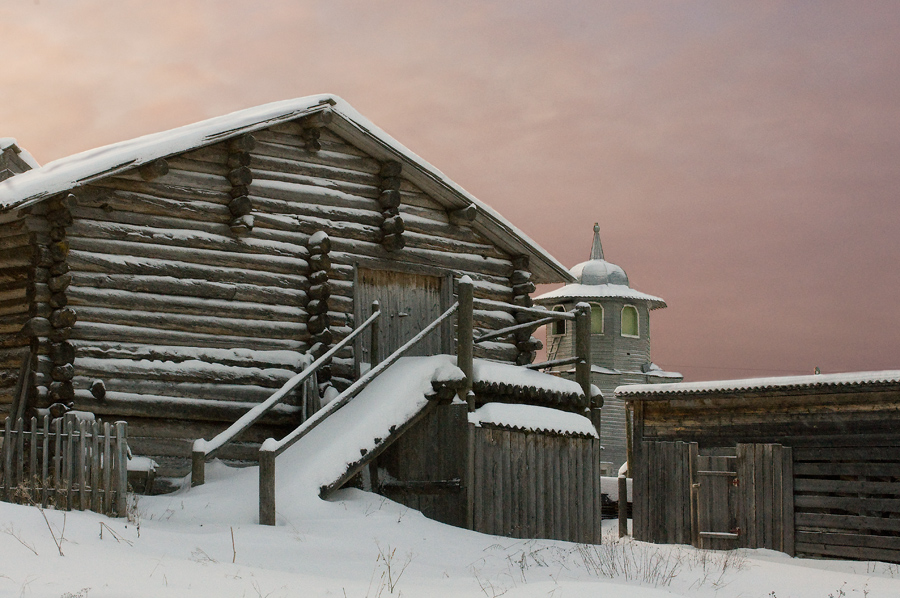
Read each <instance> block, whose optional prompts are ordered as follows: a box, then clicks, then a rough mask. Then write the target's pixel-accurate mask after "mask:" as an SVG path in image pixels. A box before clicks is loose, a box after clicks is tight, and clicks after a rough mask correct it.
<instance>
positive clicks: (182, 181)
mask: <svg viewBox="0 0 900 598" xmlns="http://www.w3.org/2000/svg"><path fill="white" fill-rule="evenodd" d="M386 164H387V166H386ZM396 168H397V165H396V164H395V165H393V166H391V165H390V164H389V163H382V162H379V161H378V160H375V159H373V158H372V157H370V156H367V155H366V154H365V153H364V152H362V151H360V150H358V149H356V148H355V147H353V146H352V145H350V144H349V143H347V142H346V141H344V140H343V139H341V138H339V137H338V136H337V135H335V134H333V133H331V132H330V131H328V130H327V129H324V128H323V129H318V130H317V132H316V133H315V134H311V133H310V129H309V128H306V127H305V126H304V125H303V124H302V123H297V122H295V123H285V124H281V125H277V126H273V127H272V128H270V129H267V130H263V131H258V132H256V133H254V135H253V139H249V138H246V137H245V138H238V139H236V140H229V141H224V142H221V143H218V144H215V145H211V146H208V147H204V148H200V149H197V150H193V151H190V152H186V153H184V154H181V155H177V156H170V157H168V158H166V159H165V160H159V161H156V162H154V163H153V164H151V165H147V166H145V167H142V168H140V169H135V170H133V171H128V172H124V173H118V174H116V175H114V176H107V177H104V178H101V179H97V180H95V181H92V182H91V184H89V185H85V186H83V187H81V188H78V189H76V190H75V191H74V195H75V197H74V199H73V201H69V200H68V199H67V198H65V197H63V196H60V197H59V198H55V199H53V200H51V202H56V204H54V206H55V207H53V206H51V208H50V209H49V210H48V209H47V208H46V207H45V208H43V211H41V208H39V209H38V210H37V211H35V213H34V214H33V215H32V216H31V218H32V220H33V221H34V224H33V225H32V228H31V229H29V230H27V231H25V229H24V228H23V227H22V225H17V224H11V225H4V228H5V229H6V230H7V232H5V233H3V235H4V236H3V237H0V238H2V239H4V240H5V241H0V252H3V251H5V250H6V249H10V250H15V249H16V248H18V247H22V246H24V245H23V243H24V241H25V240H26V239H28V240H29V243H32V244H33V245H34V244H36V249H35V250H34V251H38V250H40V251H41V252H42V255H43V254H52V255H51V257H50V259H48V260H45V262H46V263H43V262H41V263H40V264H39V267H37V268H35V267H33V266H32V265H31V264H32V262H34V263H37V258H32V257H29V258H28V259H26V260H25V261H24V262H23V263H22V264H19V262H18V261H15V260H12V261H9V260H3V261H2V262H0V263H3V264H4V269H2V270H0V285H5V286H0V310H3V309H6V310H12V311H9V316H10V317H9V318H4V323H5V326H6V327H7V328H9V331H6V330H0V335H2V334H5V333H7V332H8V333H10V334H11V333H14V332H16V331H18V328H19V327H20V326H21V325H22V324H23V323H24V322H26V321H27V320H28V318H29V317H32V316H39V317H41V318H46V319H47V321H49V320H51V319H53V320H54V322H56V323H55V324H54V325H52V326H49V327H47V326H46V325H45V326H44V328H47V330H45V331H44V332H43V333H41V334H40V335H38V336H37V337H35V340H34V344H35V347H36V349H37V351H38V353H39V354H40V358H39V359H38V360H37V363H36V372H35V382H36V383H37V384H38V389H37V396H38V399H39V402H40V403H41V405H42V406H46V404H48V403H50V402H53V401H55V400H74V401H75V403H76V406H77V407H78V408H80V409H85V410H90V411H93V412H96V413H101V414H103V415H104V417H105V418H106V419H111V418H114V417H128V419H129V420H134V423H133V424H132V426H131V435H132V438H133V439H135V442H136V443H138V445H140V446H143V447H145V448H146V450H147V451H149V454H150V455H154V456H158V457H160V458H165V459H169V458H171V457H173V455H172V454H171V453H172V452H173V451H174V452H178V451H179V450H181V449H182V448H185V447H186V446H187V444H185V443H186V441H187V440H190V439H192V438H195V437H198V436H202V435H207V434H209V433H211V432H213V431H214V430H216V427H217V425H218V426H220V427H221V426H222V425H224V424H226V423H228V422H230V421H233V420H234V419H236V418H237V417H238V415H239V414H240V413H242V410H246V408H247V407H248V406H249V405H252V404H253V403H256V402H259V401H261V400H263V399H264V398H265V397H267V396H268V395H269V394H271V392H273V391H274V390H275V389H277V388H278V387H279V386H281V384H283V382H284V381H285V380H287V379H288V378H289V377H290V375H291V374H292V373H294V372H296V371H297V369H298V368H299V367H300V356H301V354H302V353H305V352H306V351H308V350H309V349H310V347H311V345H312V344H313V341H315V342H319V341H321V340H322V339H324V340H328V339H329V337H330V341H331V342H338V341H340V340H341V339H342V338H344V337H345V336H346V335H347V334H349V332H350V331H351V330H352V329H353V327H354V325H355V322H354V289H353V280H354V269H355V268H356V267H357V266H359V267H365V268H380V269H394V268H398V269H402V270H406V271H421V272H424V273H428V274H431V275H452V277H453V278H454V279H455V278H458V277H460V276H462V275H469V276H470V277H472V279H473V280H474V281H475V295H476V297H481V298H484V299H491V300H495V301H505V302H511V301H512V300H513V298H514V296H515V295H514V292H513V283H512V282H511V276H513V274H514V272H518V274H517V276H519V277H521V276H523V272H522V265H521V264H519V265H518V266H514V260H513V259H512V258H511V257H510V256H508V255H506V254H505V253H504V252H502V251H500V250H499V249H498V248H496V247H495V246H494V245H493V244H492V243H490V242H488V241H487V240H486V239H484V238H483V237H481V236H480V235H479V234H477V233H476V232H474V231H473V230H472V228H471V227H470V226H468V225H467V224H466V223H463V224H458V223H453V224H451V217H450V215H449V214H448V213H447V211H446V210H445V209H444V208H443V207H442V206H441V205H439V204H438V203H437V202H435V201H434V200H432V199H431V198H430V197H428V196H427V195H426V194H425V193H423V192H422V191H421V190H420V189H418V188H417V187H415V186H414V185H412V184H410V183H409V182H408V181H406V180H404V179H403V178H402V173H400V175H399V176H398V175H397V173H396V172H394V170H396ZM385 189H387V190H389V192H390V193H396V195H393V196H392V197H399V198H400V205H399V206H398V207H397V208H394V209H395V210H397V216H399V218H400V219H401V220H402V224H400V225H398V223H397V221H396V216H395V217H393V218H394V219H393V220H391V221H390V222H388V221H387V220H386V217H385V214H384V212H383V197H382V194H383V193H385ZM45 203H48V202H45ZM57 204H58V205H57ZM17 226H18V228H16V227H17ZM397 226H401V229H402V230H400V231H399V232H398V231H397V230H396V227H397ZM318 231H324V232H326V233H327V234H328V235H329V238H330V251H331V252H330V254H329V255H328V256H327V259H326V261H325V262H322V261H321V260H319V261H318V262H317V264H315V265H313V264H312V262H313V261H314V260H313V258H315V257H317V256H310V252H309V250H308V242H309V239H310V237H311V236H312V235H313V234H314V233H316V232H318ZM26 232H27V234H25V233H26ZM400 233H402V237H403V239H402V243H399V244H398V243H397V242H396V239H395V240H394V241H393V242H391V243H388V242H387V240H386V238H385V237H386V235H388V236H390V235H396V234H400ZM23 235H24V236H23ZM29 235H30V236H29ZM51 237H53V238H51ZM60 240H62V241H63V242H64V243H65V251H62V250H60V249H59V248H56V249H54V243H57V242H58V241H60ZM4 242H5V243H6V244H5V245H4V244H3V243H4ZM54 251H56V253H53V252H54ZM17 255H18V254H17ZM0 257H2V256H0ZM16 259H19V257H16ZM29 260H31V261H29ZM19 261H21V260H19ZM26 262H27V263H26ZM329 262H330V263H329ZM322 263H325V264H326V265H325V268H326V270H325V271H326V272H327V281H328V292H329V293H330V297H328V298H327V302H322V301H320V302H319V303H318V304H317V305H318V306H321V305H325V306H326V309H327V311H326V312H325V313H324V314H321V317H318V320H317V321H316V329H315V330H312V332H314V333H315V334H316V338H315V339H313V338H311V334H310V332H311V331H310V330H309V329H308V328H307V325H308V324H312V322H311V321H310V318H309V316H308V314H307V304H308V303H309V301H310V297H308V295H307V294H308V292H309V291H310V284H311V283H310V276H311V275H312V273H313V272H317V271H319V270H320V269H321V268H322ZM329 266H330V267H329ZM524 275H526V277H527V272H524ZM29 277H30V278H29ZM317 284H318V283H317ZM26 286H27V287H28V288H29V289H31V290H30V291H27V293H30V295H29V297H33V298H34V301H33V304H32V305H31V306H30V307H29V309H28V310H24V308H22V307H21V306H19V305H18V304H17V303H15V301H18V300H19V298H20V297H23V296H24V295H22V291H21V290H20V289H22V288H25V287H26ZM313 286H316V285H313ZM318 288H321V287H318V286H317V289H318ZM319 292H320V291H319ZM3 293H7V295H3ZM3 297H7V298H8V299H9V300H12V301H13V302H12V303H9V304H6V303H4V301H5V299H3ZM60 310H63V311H65V313H63V312H62V311H60ZM26 311H27V312H28V313H26ZM60 318H62V320H61V319H60ZM66 318H68V319H66ZM20 320H21V321H20ZM73 320H74V322H73ZM323 321H324V322H326V325H327V326H328V330H329V332H328V333H327V334H325V333H320V332H318V330H319V328H320V327H321V323H322V322H323ZM475 323H476V326H477V327H479V328H480V329H482V330H485V331H486V330H493V329H497V328H500V327H504V326H509V325H511V324H513V323H515V319H514V317H513V315H512V314H511V313H508V312H504V311H501V310H495V311H486V310H485V311H478V312H476V315H475ZM48 331H49V332H48ZM10 339H11V337H10ZM317 339H318V340H317ZM0 341H3V338H0ZM3 342H6V344H5V345H3V346H2V347H0V349H3V350H6V349H10V350H12V351H13V352H15V350H20V349H21V347H24V346H26V345H27V343H26V344H25V345H16V344H15V343H14V342H13V341H12V340H8V341H3ZM60 343H63V344H64V345H65V346H64V348H65V351H66V352H68V353H71V354H73V355H74V357H73V358H72V359H71V360H70V361H69V362H67V363H66V364H63V365H65V367H64V368H62V369H60V367H59V366H60V364H59V363H56V362H55V361H54V359H55V358H54V356H53V355H57V357H58V353H59V352H60ZM68 353H67V354H68ZM476 354H477V355H478V356H481V357H490V358H495V359H501V360H505V361H515V360H516V359H517V358H518V357H519V355H520V350H519V348H517V346H516V339H514V338H512V337H508V338H504V339H498V340H497V341H496V342H492V343H485V344H484V345H483V346H480V347H478V348H477V349H476ZM3 355H5V354H3ZM6 361H9V362H10V364H12V365H9V366H7V364H6ZM6 361H4V362H3V365H2V366H0V367H3V368H6V367H9V368H12V369H17V368H18V366H19V364H20V363H21V361H20V360H19V361H18V362H16V359H15V356H14V355H11V356H10V357H9V359H7V360H6ZM57 361H59V360H58V359H57ZM14 362H15V363H14ZM5 371H6V370H0V401H3V400H4V399H3V397H4V396H5V395H4V394H3V393H4V389H6V388H7V387H9V388H10V389H11V388H12V386H13V384H14V381H10V380H9V379H8V378H9V375H8V374H3V373H2V372H5ZM354 371H355V364H354V359H353V352H352V348H351V347H348V348H347V349H345V350H344V351H343V352H341V353H339V354H338V355H337V356H336V358H335V360H334V362H333V365H332V369H331V375H332V376H333V377H334V381H335V383H336V384H337V385H339V386H340V385H341V384H347V383H349V381H350V380H351V379H352V378H353V375H354ZM4 376H5V377H4ZM98 381H102V384H100V383H99V382H98ZM10 392H11V391H10ZM289 403H290V401H289ZM176 418H177V419H180V420H181V421H185V422H189V423H188V424H186V425H185V426H181V427H179V428H178V429H179V430H180V432H179V436H178V437H179V438H181V439H182V441H184V442H180V444H179V443H175V442H174V441H173V440H171V439H168V440H167V439H165V438H163V437H162V436H160V434H161V432H160V428H159V427H158V426H156V425H155V423H154V422H174V421H176ZM279 418H280V419H279ZM296 419H297V417H296V414H294V413H293V412H292V411H291V409H290V408H289V406H288V407H286V408H285V409H284V410H283V412H280V413H279V414H278V417H276V418H274V420H272V421H270V424H271V425H276V426H277V423H278V422H279V421H280V422H283V423H285V424H286V425H294V424H295V423H296ZM217 422H218V424H217ZM271 430H272V431H274V430H275V429H274V428H272V429H271ZM276 435H277V434H276ZM251 437H255V436H253V435H252V434H251ZM176 445H177V446H178V447H179V448H178V449H173V448H172V447H173V446H176ZM182 445H184V446H182ZM166 446H168V447H169V448H164V447H166ZM154 447H155V448H154ZM236 450H237V449H236ZM241 450H243V449H241ZM241 450H238V453H239V454H244V453H242V452H241ZM245 452H246V451H245ZM236 454H237V453H236ZM188 455H189V451H186V450H185V451H184V457H185V458H186V457H187V456H188ZM183 465H186V462H184V463H183ZM161 473H162V475H167V474H171V473H181V472H180V471H179V472H174V471H166V470H163V471H162V472H161Z"/></svg>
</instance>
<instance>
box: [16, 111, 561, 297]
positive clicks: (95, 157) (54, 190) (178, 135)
mask: <svg viewBox="0 0 900 598" xmlns="http://www.w3.org/2000/svg"><path fill="white" fill-rule="evenodd" d="M325 111H330V112H331V113H332V114H333V115H334V119H333V121H332V122H331V123H330V124H329V125H328V127H329V128H330V129H332V130H334V131H335V132H337V133H338V134H340V135H341V136H342V137H344V138H346V139H347V140H348V141H350V142H351V143H353V144H355V145H357V146H358V147H359V148H360V149H362V150H364V151H366V152H368V153H369V154H370V155H371V156H373V157H374V158H376V159H378V160H388V159H392V160H397V161H399V162H400V163H401V164H402V165H403V173H404V176H406V177H407V178H409V179H410V180H411V181H412V182H413V183H415V184H416V185H418V186H419V187H420V188H421V189H422V190H423V191H425V192H426V193H428V194H429V195H431V196H432V197H433V198H434V199H435V200H437V201H438V202H440V203H441V204H442V205H444V206H445V207H446V209H447V210H450V211H452V210H457V209H462V208H467V207H469V206H471V205H474V206H475V207H476V208H477V211H478V213H477V216H476V218H475V221H474V222H473V223H472V226H473V228H474V229H475V230H477V231H478V232H479V233H480V234H482V235H483V236H484V237H486V238H487V239H490V240H491V241H493V242H494V243H496V244H497V245H498V246H499V247H501V248H503V249H504V250H506V251H508V252H509V253H510V254H512V255H526V256H528V257H529V260H530V269H531V272H532V274H533V276H534V281H535V282H538V283H552V282H568V281H571V280H573V278H572V275H571V274H570V273H569V271H568V270H566V268H565V267H564V266H563V265H562V264H560V263H559V262H558V261H557V260H556V259H555V258H554V257H553V256H551V255H550V254H549V253H547V251H546V250H544V249H543V248H542V247H541V246H540V245H538V244H537V243H535V242H534V241H533V240H532V239H531V238H529V237H528V235H526V234H525V233H523V232H522V231H521V230H519V229H518V228H516V227H515V226H513V225H512V224H511V223H510V222H509V221H508V220H506V219H505V218H504V217H503V216H501V215H500V214H499V213H497V212H496V211H495V210H494V209H493V208H491V207H490V206H488V205H487V204H485V203H483V202H482V201H480V200H479V199H477V198H476V197H474V196H473V195H471V194H469V193H468V192H467V191H466V190H465V189H463V188H462V187H460V186H459V185H457V184H456V183H454V182H453V181H451V180H450V179H449V178H448V177H447V176H446V175H444V174H443V173H442V172H441V171H440V170H438V169H437V168H435V167H434V166H432V165H431V164H429V163H428V162H426V161H425V160H423V159H422V158H420V157H419V156H418V155H416V154H415V153H413V152H411V151H410V150H409V149H407V148H406V147H405V146H403V145H402V144H401V143H400V142H398V141H397V140H396V139H394V138H393V137H391V136H390V135H388V134H387V133H385V132H384V131H383V130H381V129H380V128H379V127H377V126H376V125H375V124H374V123H372V122H371V121H369V120H368V119H366V118H365V117H364V116H362V115H361V114H360V113H359V112H357V111H356V110H355V109H354V108H353V107H352V106H350V104H348V103H347V102H345V101H344V100H343V99H341V98H339V97H337V96H334V95H315V96H308V97H304V98H298V99H294V100H285V101H281V102H274V103H271V104H265V105H263V106H257V107H255V108H249V109H246V110H240V111H238V112H234V113H232V114H228V115H225V116H220V117H216V118H212V119H209V120H205V121H201V122H198V123H194V124H190V125H187V126H183V127H178V128H176V129H171V130H169V131H164V132H161V133H154V134H151V135H145V136H143V137H138V138H136V139H131V140H128V141H122V142H119V143H114V144H112V145H107V146H105V147H100V148H97V149H93V150H88V151H86V152H82V153H80V154H75V155H73V156H68V157H66V158H62V159H59V160H55V161H53V162H49V163H48V164H46V165H45V166H43V167H40V168H35V169H34V170H30V171H28V172H25V173H22V174H19V175H17V176H15V177H12V178H10V179H8V180H6V181H3V182H0V213H3V212H8V211H12V210H15V209H18V208H22V207H26V206H28V205H31V204H34V203H36V202H39V201H41V200H43V199H46V198H48V197H51V196H53V195H56V194H58V193H62V192H65V191H69V190H71V189H73V188H75V187H78V186H80V185H83V184H87V183H90V182H91V181H94V180H96V179H99V178H102V177H106V176H110V175H114V174H118V173H121V172H124V171H126V170H131V169H133V168H136V167H139V166H141V165H142V164H147V163H149V162H152V161H154V160H157V159H159V158H165V157H167V156H171V155H174V154H179V153H183V152H185V151H189V150H192V149H196V148H199V147H203V146H206V145H211V144H214V143H218V142H220V141H223V140H226V139H229V138H232V137H237V136H239V135H243V134H245V133H252V132H253V131H257V130H260V129H264V128H267V127H270V126H272V125H274V124H277V123H281V122H285V121H289V120H294V119H297V118H301V117H304V116H309V115H312V114H316V113H320V112H325ZM4 139H5V140H7V141H8V139H6V138H4Z"/></svg>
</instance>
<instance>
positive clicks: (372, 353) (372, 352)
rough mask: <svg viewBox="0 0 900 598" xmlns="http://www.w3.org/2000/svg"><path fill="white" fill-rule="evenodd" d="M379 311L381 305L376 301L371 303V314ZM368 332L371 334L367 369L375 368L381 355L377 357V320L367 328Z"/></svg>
mask: <svg viewBox="0 0 900 598" xmlns="http://www.w3.org/2000/svg"><path fill="white" fill-rule="evenodd" d="M379 311H381V304H380V303H379V302H378V300H377V299H376V300H375V301H373V302H372V314H373V315H374V314H375V313H377V312H379ZM369 332H370V333H371V335H372V336H371V339H372V340H371V341H370V343H369V361H370V362H371V365H370V366H369V367H373V368H374V367H375V366H376V365H378V362H379V361H381V355H379V353H380V351H379V348H380V347H379V346H378V335H379V332H378V320H374V321H373V322H372V324H371V325H370V326H369Z"/></svg>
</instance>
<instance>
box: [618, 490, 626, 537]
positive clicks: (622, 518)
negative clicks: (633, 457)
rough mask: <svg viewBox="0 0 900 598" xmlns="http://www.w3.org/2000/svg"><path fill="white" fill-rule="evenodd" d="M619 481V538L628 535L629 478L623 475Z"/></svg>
mask: <svg viewBox="0 0 900 598" xmlns="http://www.w3.org/2000/svg"><path fill="white" fill-rule="evenodd" d="M618 481H619V537H620V538H624V537H625V536H627V535H628V478H626V477H625V476H623V475H620V476H619V477H618Z"/></svg>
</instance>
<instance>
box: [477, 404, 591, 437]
mask: <svg viewBox="0 0 900 598" xmlns="http://www.w3.org/2000/svg"><path fill="white" fill-rule="evenodd" d="M469 423H472V424H475V425H477V426H480V425H482V424H488V425H491V426H496V427H499V428H509V429H512V430H524V431H528V432H549V433H552V434H567V435H574V436H589V437H591V438H600V436H599V435H598V434H597V430H596V428H594V424H592V423H591V420H589V419H588V418H586V417H584V416H583V415H578V414H577V413H571V412H568V411H560V410H559V409H551V408H550V407H537V406H535V405H510V404H508V403H487V404H485V405H482V406H481V407H479V408H478V409H476V410H475V411H473V412H472V413H470V414H469Z"/></svg>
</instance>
